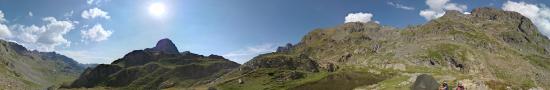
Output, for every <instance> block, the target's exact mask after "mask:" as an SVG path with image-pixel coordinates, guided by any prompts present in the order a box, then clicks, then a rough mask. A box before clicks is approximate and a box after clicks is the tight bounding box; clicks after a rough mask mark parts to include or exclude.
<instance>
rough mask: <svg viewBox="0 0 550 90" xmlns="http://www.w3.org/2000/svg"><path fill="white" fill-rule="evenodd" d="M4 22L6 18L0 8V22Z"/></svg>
mask: <svg viewBox="0 0 550 90" xmlns="http://www.w3.org/2000/svg"><path fill="white" fill-rule="evenodd" d="M2 22H6V18H4V13H3V12H2V11H1V10H0V23H2Z"/></svg>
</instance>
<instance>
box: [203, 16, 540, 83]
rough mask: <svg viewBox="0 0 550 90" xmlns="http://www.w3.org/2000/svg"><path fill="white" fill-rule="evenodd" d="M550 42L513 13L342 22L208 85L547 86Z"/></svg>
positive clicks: (262, 57)
mask: <svg viewBox="0 0 550 90" xmlns="http://www.w3.org/2000/svg"><path fill="white" fill-rule="evenodd" d="M549 50H550V40H549V39H548V38H547V37H545V36H543V35H542V34H541V33H540V32H539V31H538V30H537V29H536V27H535V26H534V25H533V24H532V23H531V21H530V20H529V19H528V18H526V17H524V16H522V15H520V14H519V13H515V12H507V11H502V10H498V9H493V8H477V9H474V10H473V11H472V14H462V13H461V12H458V11H447V12H446V14H445V15H444V16H443V17H441V18H438V19H435V20H432V21H429V22H428V23H426V24H424V25H419V26H410V27H407V28H403V29H397V28H393V27H389V26H380V25H378V24H376V23H372V22H369V23H346V24H343V25H341V26H337V27H335V28H326V29H316V30H314V31H311V32H310V33H309V34H307V35H306V36H304V38H303V39H302V40H301V41H300V42H299V43H298V44H296V45H286V46H285V47H281V48H279V49H278V50H277V52H273V53H268V54H264V55H260V56H257V57H255V58H254V59H252V60H251V61H249V62H247V63H245V64H244V65H242V66H241V67H239V69H236V70H233V71H232V72H230V73H228V74H226V75H224V76H222V77H221V78H222V80H218V81H216V82H214V83H215V84H214V85H212V87H215V88H217V89H222V90H242V89H244V90H260V89H297V90H301V89H314V90H318V89H321V88H328V89H334V88H338V89H343V90H349V89H366V90H369V89H397V90H402V89H410V88H411V86H412V84H413V82H414V81H415V79H416V77H417V76H419V75H420V74H428V75H432V76H433V77H434V78H435V79H436V80H437V81H438V82H443V81H445V82H449V83H450V87H456V86H457V84H456V83H458V82H460V83H462V84H463V85H464V86H465V87H466V88H467V89H474V90H476V89H482V90H483V89H496V90H502V89H506V88H512V89H532V88H546V89H548V88H550V66H549V65H550V52H549Z"/></svg>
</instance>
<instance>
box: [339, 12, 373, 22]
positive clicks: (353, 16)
mask: <svg viewBox="0 0 550 90" xmlns="http://www.w3.org/2000/svg"><path fill="white" fill-rule="evenodd" d="M372 16H373V15H372V14H371V13H362V12H359V13H349V14H348V16H346V20H345V21H344V22H345V23H348V22H361V23H367V22H369V21H371V19H372Z"/></svg>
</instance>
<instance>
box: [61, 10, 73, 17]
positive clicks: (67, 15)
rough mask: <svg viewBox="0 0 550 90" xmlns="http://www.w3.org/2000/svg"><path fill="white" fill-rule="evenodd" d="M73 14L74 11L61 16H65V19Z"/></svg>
mask: <svg viewBox="0 0 550 90" xmlns="http://www.w3.org/2000/svg"><path fill="white" fill-rule="evenodd" d="M73 14H74V11H73V10H71V11H70V12H67V13H65V14H63V16H65V17H71V16H73Z"/></svg>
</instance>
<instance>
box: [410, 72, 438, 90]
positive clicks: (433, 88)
mask: <svg viewBox="0 0 550 90" xmlns="http://www.w3.org/2000/svg"><path fill="white" fill-rule="evenodd" d="M411 90H439V83H438V82H437V81H436V80H435V79H434V77H432V76H431V75H427V74H422V75H420V76H418V77H416V80H415V81H414V83H413V85H412V86H411Z"/></svg>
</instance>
